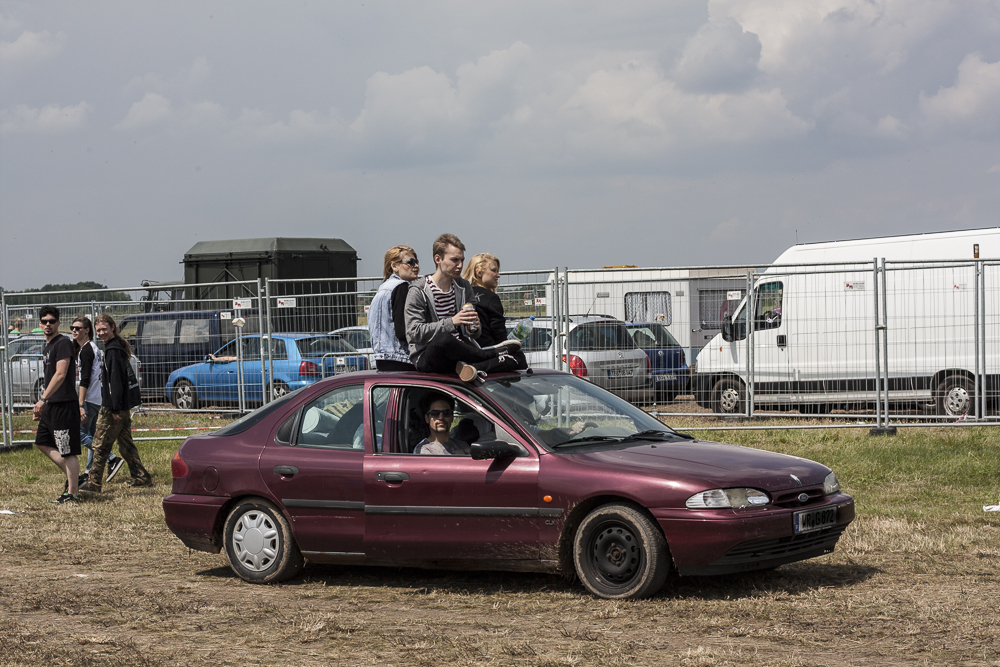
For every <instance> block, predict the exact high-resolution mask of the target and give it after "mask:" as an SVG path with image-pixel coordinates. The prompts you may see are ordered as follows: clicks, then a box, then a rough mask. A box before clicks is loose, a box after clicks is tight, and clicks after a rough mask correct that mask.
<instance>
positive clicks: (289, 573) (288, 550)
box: [225, 498, 305, 584]
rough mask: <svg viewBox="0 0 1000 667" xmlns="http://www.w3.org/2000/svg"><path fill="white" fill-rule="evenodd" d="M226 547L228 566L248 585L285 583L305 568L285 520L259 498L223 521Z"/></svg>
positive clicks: (233, 512)
mask: <svg viewBox="0 0 1000 667" xmlns="http://www.w3.org/2000/svg"><path fill="white" fill-rule="evenodd" d="M225 544H226V558H228V559H229V566H230V567H231V568H232V569H233V572H235V573H236V574H237V575H239V577H240V579H243V580H244V581H249V582H250V583H254V584H272V583H276V582H279V581H285V580H287V579H291V578H292V577H294V576H295V575H297V574H298V573H299V572H301V571H302V568H303V566H304V565H305V561H304V560H303V558H302V553H301V552H300V551H299V549H298V547H297V546H296V545H295V539H294V538H293V537H292V530H291V528H290V527H289V526H288V522H287V521H286V520H285V517H284V516H283V515H282V514H281V512H280V511H279V510H278V508H277V507H275V506H274V505H272V504H271V503H269V502H267V501H266V500H264V499H262V498H252V499H248V500H244V501H242V502H240V503H239V504H237V505H236V507H234V508H233V510H232V511H231V512H230V513H229V517H228V518H227V519H226V529H225Z"/></svg>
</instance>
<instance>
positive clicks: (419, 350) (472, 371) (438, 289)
mask: <svg viewBox="0 0 1000 667" xmlns="http://www.w3.org/2000/svg"><path fill="white" fill-rule="evenodd" d="M432 250H433V256H434V265H435V269H434V273H432V274H431V275H429V276H425V277H424V278H418V279H417V280H414V281H413V283H412V284H411V285H410V290H409V292H408V293H407V295H406V309H405V313H406V340H407V343H408V344H409V347H410V358H411V359H412V360H413V365H414V366H416V367H417V370H419V371H423V372H429V373H450V372H452V370H453V369H454V372H455V373H457V374H458V375H459V377H461V378H462V379H463V380H465V381H466V382H470V381H472V380H475V379H476V378H477V369H478V370H484V369H489V370H492V369H494V368H504V367H505V363H506V358H509V352H510V351H512V350H516V349H518V348H520V341H511V340H507V341H504V342H503V343H501V344H499V345H495V346H493V347H488V348H485V349H483V348H480V347H479V345H478V344H477V343H476V342H475V339H476V338H479V333H480V331H481V327H480V325H479V316H478V315H477V314H476V310H475V308H466V309H463V308H462V307H461V306H462V305H464V304H465V303H466V302H467V301H469V300H471V297H472V287H471V286H470V285H469V283H468V282H466V281H465V280H463V279H462V277H461V276H462V267H463V266H464V265H465V246H464V245H463V244H462V242H461V241H460V240H459V239H458V237H457V236H455V235H454V234H442V235H441V236H439V237H438V238H437V239H435V241H434V245H433V247H432ZM472 364H476V366H472Z"/></svg>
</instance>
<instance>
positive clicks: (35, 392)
mask: <svg viewBox="0 0 1000 667" xmlns="http://www.w3.org/2000/svg"><path fill="white" fill-rule="evenodd" d="M43 391H45V387H43V386H42V381H41V380H38V381H37V382H35V386H34V387H32V388H31V402H32V403H37V402H38V401H40V400H42V392H43Z"/></svg>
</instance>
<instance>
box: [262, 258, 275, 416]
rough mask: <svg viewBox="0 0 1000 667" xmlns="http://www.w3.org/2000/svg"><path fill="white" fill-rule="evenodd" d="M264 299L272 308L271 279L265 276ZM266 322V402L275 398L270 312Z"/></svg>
mask: <svg viewBox="0 0 1000 667" xmlns="http://www.w3.org/2000/svg"><path fill="white" fill-rule="evenodd" d="M264 299H265V300H266V301H267V307H268V308H270V307H271V279H270V278H265V279H264ZM265 322H267V348H266V352H267V374H266V375H267V377H265V378H264V382H265V383H266V384H265V389H264V393H265V394H266V395H265V396H264V403H270V402H271V401H273V400H274V382H272V381H271V378H272V377H274V363H273V359H272V354H271V352H272V350H274V345H272V344H271V336H272V335H274V332H273V331H271V315H270V313H269V314H268V316H267V318H266V320H265Z"/></svg>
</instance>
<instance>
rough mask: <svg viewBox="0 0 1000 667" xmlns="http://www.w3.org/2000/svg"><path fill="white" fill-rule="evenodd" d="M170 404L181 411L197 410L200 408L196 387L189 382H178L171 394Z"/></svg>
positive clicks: (182, 380)
mask: <svg viewBox="0 0 1000 667" xmlns="http://www.w3.org/2000/svg"><path fill="white" fill-rule="evenodd" d="M170 402H171V403H173V404H174V407H175V408H178V409H180V410H196V409H197V408H198V392H197V391H195V389H194V385H193V384H191V383H190V382H188V381H187V380H184V379H181V380H178V381H177V382H175V383H174V390H173V391H172V392H171V393H170Z"/></svg>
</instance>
